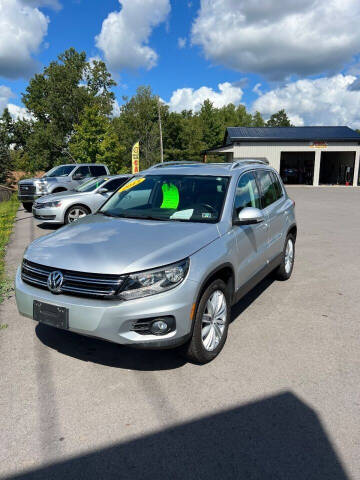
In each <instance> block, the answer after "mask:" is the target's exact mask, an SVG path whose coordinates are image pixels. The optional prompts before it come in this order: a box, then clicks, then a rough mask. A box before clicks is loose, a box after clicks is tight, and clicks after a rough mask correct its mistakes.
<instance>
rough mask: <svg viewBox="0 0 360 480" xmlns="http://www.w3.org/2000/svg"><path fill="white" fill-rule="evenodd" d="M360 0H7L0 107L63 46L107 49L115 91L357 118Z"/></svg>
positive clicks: (17, 104)
mask: <svg viewBox="0 0 360 480" xmlns="http://www.w3.org/2000/svg"><path fill="white" fill-rule="evenodd" d="M359 26H360V1H359V0H302V1H299V0H281V1H280V0H261V1H259V0H101V1H99V0H0V110H2V109H3V108H4V107H5V106H8V107H9V109H10V112H11V113H12V115H13V116H19V115H24V114H25V112H24V109H23V106H22V105H21V92H23V91H24V89H25V88H26V85H27V82H28V80H29V78H30V77H31V76H32V75H33V74H34V73H35V72H39V71H41V69H42V68H43V66H44V65H46V64H48V62H49V61H50V60H52V59H54V58H56V56H57V55H58V54H59V53H60V52H62V51H64V50H65V49H67V48H69V47H71V46H73V47H75V48H76V49H78V50H85V51H86V52H87V54H88V56H89V57H99V58H102V59H103V60H104V61H105V62H106V63H107V66H108V68H109V69H110V71H111V72H112V73H113V75H114V76H115V78H116V80H117V82H118V86H117V87H116V88H115V94H116V97H117V101H118V103H120V104H121V102H122V97H123V96H124V95H125V96H130V95H132V94H133V93H134V92H135V91H136V88H137V86H139V85H143V84H146V85H151V86H152V88H153V90H154V92H155V93H157V94H159V95H160V96H161V98H162V99H163V100H164V101H166V102H167V103H168V104H169V105H170V108H171V109H172V110H175V111H181V110H182V109H185V108H186V109H189V108H191V109H194V110H197V109H198V108H199V106H200V104H201V102H203V101H204V100H205V99H206V98H210V99H211V100H212V101H213V102H214V104H215V106H222V105H224V104H227V103H229V102H233V103H236V104H238V103H244V104H245V105H246V106H247V108H248V109H250V110H252V111H255V110H259V111H260V112H261V113H262V114H263V115H264V116H265V117H268V116H269V115H270V114H271V113H273V112H275V111H277V110H279V109H281V108H285V109H286V110H287V112H288V113H289V115H290V117H291V119H292V121H293V122H294V123H295V124H296V125H350V126H352V127H356V128H360V27H359Z"/></svg>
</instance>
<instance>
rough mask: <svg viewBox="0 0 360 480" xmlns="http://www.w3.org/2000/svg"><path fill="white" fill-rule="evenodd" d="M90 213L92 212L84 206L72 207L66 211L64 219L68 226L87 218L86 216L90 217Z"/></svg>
mask: <svg viewBox="0 0 360 480" xmlns="http://www.w3.org/2000/svg"><path fill="white" fill-rule="evenodd" d="M89 213H90V210H89V209H88V208H87V207H85V206H84V205H72V206H71V207H70V208H68V209H67V210H66V213H65V219H64V220H65V223H66V225H67V224H69V223H74V222H76V221H77V220H79V219H80V218H83V217H86V215H89Z"/></svg>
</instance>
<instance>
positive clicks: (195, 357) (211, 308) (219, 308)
mask: <svg viewBox="0 0 360 480" xmlns="http://www.w3.org/2000/svg"><path fill="white" fill-rule="evenodd" d="M230 310H231V306H230V297H229V291H228V288H227V286H226V284H225V283H224V282H223V281H222V280H215V281H214V282H212V283H211V284H210V285H209V286H208V287H207V288H206V290H205V291H204V292H203V294H202V295H201V298H200V300H199V302H198V305H197V308H196V316H195V321H194V328H193V334H192V338H191V340H190V341H189V342H188V343H187V344H185V345H184V346H183V348H182V354H183V356H185V358H186V359H187V360H189V361H191V362H194V363H198V364H205V363H208V362H211V360H213V359H214V358H215V357H217V356H218V355H219V353H220V352H221V350H222V348H223V346H224V345H225V342H226V338H227V333H228V328H229V321H230Z"/></svg>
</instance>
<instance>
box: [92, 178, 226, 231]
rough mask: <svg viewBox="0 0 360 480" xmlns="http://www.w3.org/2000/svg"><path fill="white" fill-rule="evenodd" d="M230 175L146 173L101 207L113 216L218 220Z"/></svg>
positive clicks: (197, 220)
mask: <svg viewBox="0 0 360 480" xmlns="http://www.w3.org/2000/svg"><path fill="white" fill-rule="evenodd" d="M228 183H229V178H228V177H213V176H200V175H199V176H195V175H194V176H192V175H147V176H144V177H135V178H133V179H132V180H131V181H129V182H128V183H126V184H125V185H124V186H122V187H121V188H120V189H119V190H118V191H117V192H116V193H115V194H114V195H113V196H112V197H111V198H110V199H109V201H108V202H106V203H105V205H103V207H102V208H101V209H100V213H102V214H103V215H108V216H111V217H123V218H141V219H147V220H168V221H183V222H204V223H216V222H218V221H219V219H220V215H221V211H222V207H223V204H224V200H225V195H226V190H227V186H228Z"/></svg>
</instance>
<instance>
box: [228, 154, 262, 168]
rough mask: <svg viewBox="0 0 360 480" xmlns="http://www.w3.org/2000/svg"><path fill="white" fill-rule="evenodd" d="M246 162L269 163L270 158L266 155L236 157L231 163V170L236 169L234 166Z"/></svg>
mask: <svg viewBox="0 0 360 480" xmlns="http://www.w3.org/2000/svg"><path fill="white" fill-rule="evenodd" d="M244 163H254V164H260V165H269V160H268V159H267V158H265V157H263V158H237V159H234V161H233V163H232V165H231V170H234V168H237V167H240V166H241V165H242V164H244Z"/></svg>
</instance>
